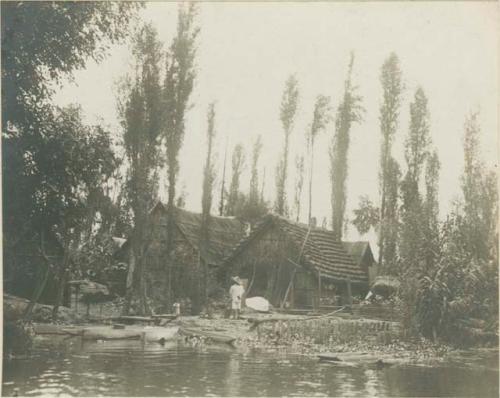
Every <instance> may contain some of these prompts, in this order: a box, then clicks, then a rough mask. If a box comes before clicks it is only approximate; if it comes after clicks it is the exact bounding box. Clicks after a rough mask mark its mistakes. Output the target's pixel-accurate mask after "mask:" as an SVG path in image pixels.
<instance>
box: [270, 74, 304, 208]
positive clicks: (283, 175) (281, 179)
mask: <svg viewBox="0 0 500 398" xmlns="http://www.w3.org/2000/svg"><path fill="white" fill-rule="evenodd" d="M298 100H299V89H298V82H297V79H296V78H295V76H293V75H292V76H290V77H289V78H288V80H287V81H286V84H285V90H284V91H283V96H282V98H281V107H280V120H281V125H282V126H283V131H284V133H285V137H284V138H285V139H284V144H283V157H282V158H281V160H280V161H279V163H278V165H277V167H276V203H275V205H274V208H275V211H276V213H278V214H279V215H281V216H284V215H286V214H287V212H288V208H287V207H288V206H287V199H286V180H287V176H288V152H289V145H290V134H291V132H292V129H293V125H294V122H295V115H296V113H297V105H298Z"/></svg>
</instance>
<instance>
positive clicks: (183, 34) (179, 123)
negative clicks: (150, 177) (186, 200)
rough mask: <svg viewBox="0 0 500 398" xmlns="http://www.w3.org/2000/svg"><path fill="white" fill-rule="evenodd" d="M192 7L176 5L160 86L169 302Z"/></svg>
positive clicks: (190, 79)
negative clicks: (166, 206)
mask: <svg viewBox="0 0 500 398" xmlns="http://www.w3.org/2000/svg"><path fill="white" fill-rule="evenodd" d="M195 17H196V8H195V4H194V3H190V4H189V5H187V6H186V7H185V6H183V5H180V6H179V12H178V20H177V34H176V36H175V37H174V39H173V41H172V44H171V45H170V48H169V50H168V52H167V62H166V77H165V82H164V86H163V103H164V108H165V123H164V131H163V136H164V144H165V155H166V162H167V178H168V235H167V264H168V284H169V286H168V299H167V301H168V302H167V306H170V303H171V301H172V297H171V296H172V286H171V284H172V282H171V279H172V259H171V252H172V250H173V239H174V236H173V235H174V231H175V225H174V214H173V212H174V203H175V192H176V190H175V187H176V183H177V176H178V173H179V152H180V149H181V147H182V142H183V140H184V124H185V115H186V112H187V110H188V108H189V98H190V96H191V92H192V91H193V85H194V80H195V77H196V70H195V57H196V39H197V36H198V33H199V29H198V28H197V27H196V25H195Z"/></svg>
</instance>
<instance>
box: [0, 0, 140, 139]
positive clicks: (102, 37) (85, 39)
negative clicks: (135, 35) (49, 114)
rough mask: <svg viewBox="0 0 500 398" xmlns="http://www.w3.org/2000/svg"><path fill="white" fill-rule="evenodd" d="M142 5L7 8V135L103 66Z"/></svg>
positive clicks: (14, 3) (4, 103) (4, 31)
mask: <svg viewBox="0 0 500 398" xmlns="http://www.w3.org/2000/svg"><path fill="white" fill-rule="evenodd" d="M140 6H141V4H140V3H134V2H19V1H12V2H3V3H2V6H1V11H2V12H1V14H2V16H1V23H2V115H3V118H2V129H4V128H5V126H6V123H7V122H10V123H13V124H15V125H18V124H19V123H24V119H25V118H26V117H29V113H33V112H36V113H41V112H42V110H43V108H42V107H43V105H44V104H46V101H47V100H49V99H50V98H51V95H52V94H53V92H54V85H55V84H57V83H60V82H61V80H62V78H63V77H68V76H71V73H72V72H73V71H74V70H76V69H81V68H83V67H84V66H85V64H86V62H87V60H88V59H93V60H95V61H97V62H98V61H101V60H102V59H103V57H104V56H105V55H106V52H107V50H108V49H109V47H110V45H111V44H113V43H116V42H119V41H121V40H122V39H123V38H124V37H125V36H126V35H127V29H126V28H127V26H129V24H130V23H131V22H132V20H133V17H134V15H135V12H136V11H137V9H138V8H139V7H140Z"/></svg>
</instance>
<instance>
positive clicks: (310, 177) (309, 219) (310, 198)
mask: <svg viewBox="0 0 500 398" xmlns="http://www.w3.org/2000/svg"><path fill="white" fill-rule="evenodd" d="M313 163H314V141H313V140H312V139H311V165H310V174H309V218H308V223H309V225H311V218H312V178H313Z"/></svg>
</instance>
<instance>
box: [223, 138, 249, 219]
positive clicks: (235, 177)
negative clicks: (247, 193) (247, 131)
mask: <svg viewBox="0 0 500 398" xmlns="http://www.w3.org/2000/svg"><path fill="white" fill-rule="evenodd" d="M231 165H232V175H231V185H230V186H229V194H228V197H227V204H226V212H225V215H226V216H234V215H235V213H236V206H237V204H238V198H239V195H240V178H241V173H242V172H243V169H244V167H245V152H244V151H243V146H242V145H241V144H238V145H236V146H235V147H234V149H233V155H232V158H231Z"/></svg>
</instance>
